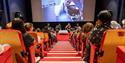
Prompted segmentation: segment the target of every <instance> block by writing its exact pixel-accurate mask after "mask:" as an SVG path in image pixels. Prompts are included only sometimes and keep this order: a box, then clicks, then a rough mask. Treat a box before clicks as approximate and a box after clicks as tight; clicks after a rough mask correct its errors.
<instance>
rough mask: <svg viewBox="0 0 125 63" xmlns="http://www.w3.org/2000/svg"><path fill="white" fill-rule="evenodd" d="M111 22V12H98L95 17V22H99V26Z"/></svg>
mask: <svg viewBox="0 0 125 63" xmlns="http://www.w3.org/2000/svg"><path fill="white" fill-rule="evenodd" d="M111 20H112V14H111V11H108V10H103V11H100V12H99V14H98V15H97V21H98V22H99V21H100V24H104V23H110V21H111Z"/></svg>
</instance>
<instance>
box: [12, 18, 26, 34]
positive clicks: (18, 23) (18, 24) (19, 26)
mask: <svg viewBox="0 0 125 63" xmlns="http://www.w3.org/2000/svg"><path fill="white" fill-rule="evenodd" d="M12 29H15V30H19V31H21V32H22V33H26V30H25V27H24V21H23V20H13V21H12Z"/></svg>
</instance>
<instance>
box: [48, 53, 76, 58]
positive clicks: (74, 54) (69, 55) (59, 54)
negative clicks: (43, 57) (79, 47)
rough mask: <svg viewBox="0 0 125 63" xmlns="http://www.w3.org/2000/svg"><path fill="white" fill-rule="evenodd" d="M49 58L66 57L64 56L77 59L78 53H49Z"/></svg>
mask: <svg viewBox="0 0 125 63" xmlns="http://www.w3.org/2000/svg"><path fill="white" fill-rule="evenodd" d="M47 56H49V57H50V56H51V57H53V56H60V57H64V56H67V57H75V56H78V53H47Z"/></svg>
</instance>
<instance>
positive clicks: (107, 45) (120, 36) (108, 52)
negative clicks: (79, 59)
mask: <svg viewBox="0 0 125 63" xmlns="http://www.w3.org/2000/svg"><path fill="white" fill-rule="evenodd" d="M80 35H82V34H80V33H78V34H77V35H76V37H71V41H70V42H71V43H72V44H73V46H74V47H75V48H76V49H78V51H82V53H81V55H82V56H83V57H84V53H85V46H84V44H85V43H87V41H88V39H86V42H82V39H81V38H80ZM78 36H79V37H78ZM118 46H125V30H124V29H117V30H116V29H110V30H107V31H105V32H104V34H103V37H102V40H101V46H100V48H99V51H101V52H102V50H103V51H104V54H103V56H102V57H100V56H98V57H97V58H95V53H96V48H97V47H96V46H95V45H94V44H92V43H90V47H91V48H90V49H91V51H90V63H94V61H95V60H97V61H98V63H116V60H117V58H116V57H117V53H116V48H117V47H118ZM117 63H118V62H117Z"/></svg>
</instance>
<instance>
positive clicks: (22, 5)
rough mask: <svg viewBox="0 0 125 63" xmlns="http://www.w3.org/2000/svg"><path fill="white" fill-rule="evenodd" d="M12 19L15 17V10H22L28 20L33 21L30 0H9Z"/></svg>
mask: <svg viewBox="0 0 125 63" xmlns="http://www.w3.org/2000/svg"><path fill="white" fill-rule="evenodd" d="M8 6H9V13H10V20H12V19H13V18H14V14H15V12H21V13H22V14H23V16H24V19H25V20H26V21H31V20H32V19H31V17H32V14H31V7H30V6H31V4H30V0H8Z"/></svg>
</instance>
